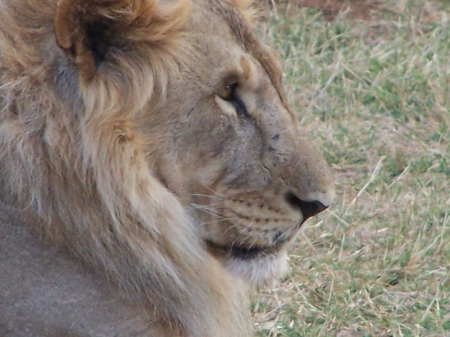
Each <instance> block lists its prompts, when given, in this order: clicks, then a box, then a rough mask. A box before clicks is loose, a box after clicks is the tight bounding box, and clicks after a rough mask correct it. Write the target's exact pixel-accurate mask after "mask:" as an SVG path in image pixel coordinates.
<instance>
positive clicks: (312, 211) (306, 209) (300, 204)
mask: <svg viewBox="0 0 450 337" xmlns="http://www.w3.org/2000/svg"><path fill="white" fill-rule="evenodd" d="M286 201H287V202H288V204H289V205H291V206H292V207H293V208H295V209H297V210H299V211H301V212H302V214H303V221H305V220H306V219H308V218H310V217H312V216H314V215H316V214H318V213H320V212H322V211H323V210H325V209H326V208H327V207H328V206H325V205H324V204H322V203H321V202H320V201H318V200H313V201H304V200H301V199H300V198H298V197H297V196H296V195H295V194H294V193H292V192H288V193H286Z"/></svg>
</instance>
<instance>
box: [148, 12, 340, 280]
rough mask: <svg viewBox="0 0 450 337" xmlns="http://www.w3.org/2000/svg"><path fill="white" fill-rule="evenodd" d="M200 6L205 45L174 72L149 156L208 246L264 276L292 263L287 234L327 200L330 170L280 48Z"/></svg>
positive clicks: (199, 35)
mask: <svg viewBox="0 0 450 337" xmlns="http://www.w3.org/2000/svg"><path fill="white" fill-rule="evenodd" d="M196 10H198V11H200V10H201V9H200V8H195V9H194V12H195V11H196ZM202 15H207V16H208V17H211V20H210V22H209V23H208V24H206V25H205V22H203V23H202V25H199V24H198V23H195V20H196V17H195V16H194V18H193V24H192V26H194V27H195V29H196V33H195V34H196V35H195V36H196V39H197V40H196V44H197V45H198V50H196V51H195V54H196V55H195V56H193V60H194V62H193V63H190V64H187V65H186V66H185V67H184V68H183V69H184V70H183V72H182V74H181V76H180V78H179V79H177V80H174V81H172V82H170V85H169V88H168V90H167V91H168V93H169V94H168V95H169V97H168V99H167V102H170V103H167V104H165V105H163V106H161V109H159V111H160V112H159V113H160V114H161V116H159V117H158V118H156V119H155V120H161V121H163V122H158V123H154V124H153V125H152V126H151V127H150V129H149V131H150V132H151V133H152V134H153V135H155V134H156V135H158V137H153V139H157V141H155V142H152V143H151V144H150V145H149V150H148V152H149V158H151V162H152V163H156V164H154V165H153V166H154V171H155V174H156V175H157V176H158V177H159V179H160V180H161V182H162V183H163V184H164V185H165V186H167V187H168V188H169V189H170V190H171V191H173V192H174V193H175V194H176V195H177V196H178V198H179V199H180V200H181V202H182V203H183V204H184V205H185V207H186V208H188V209H189V210H190V212H191V214H192V216H193V217H194V218H195V220H196V223H197V225H198V228H199V231H200V234H201V236H202V238H203V240H204V242H205V244H206V246H207V247H208V249H209V251H210V253H211V254H213V255H214V256H216V257H217V258H219V259H220V260H221V261H222V262H223V263H224V265H225V266H226V267H227V268H228V269H229V270H231V272H232V273H234V274H237V275H239V276H243V277H244V278H246V279H247V280H249V281H250V283H252V284H258V283H261V282H266V281H268V280H271V279H273V278H274V277H275V276H279V274H281V273H282V272H283V271H284V270H285V268H286V262H285V260H286V253H285V250H286V246H287V244H288V243H289V242H291V241H292V240H293V239H294V238H295V236H296V235H297V233H298V231H299V228H300V226H301V224H302V223H303V222H304V221H305V220H306V219H307V218H308V217H310V216H313V215H315V214H317V213H318V212H320V211H322V210H324V209H325V208H326V207H328V206H329V205H330V203H331V201H332V199H333V196H334V187H333V178H332V176H331V173H330V171H329V168H328V166H327V164H326V163H325V161H324V159H323V158H322V156H321V154H320V153H319V152H318V151H317V150H316V149H315V148H314V147H313V146H312V145H311V144H310V142H309V140H308V139H307V138H306V137H305V135H304V133H303V132H302V131H301V130H300V128H299V126H298V122H297V119H296V116H295V115H294V114H293V113H292V112H291V111H290V109H289V107H288V106H287V104H286V99H285V97H284V94H283V93H282V91H281V89H280V88H281V83H280V78H281V71H280V70H279V69H280V66H279V63H278V60H277V59H276V58H275V57H274V53H273V52H272V51H270V50H269V49H268V47H265V46H264V45H262V44H261V42H260V41H259V40H252V41H251V44H249V43H247V44H246V47H244V43H243V42H242V41H239V40H238V39H237V38H236V36H235V35H234V34H233V31H232V29H233V27H230V25H229V24H224V19H223V18H222V17H221V16H220V15H218V14H216V13H207V14H205V13H203V14H202ZM199 26H202V27H203V28H204V30H203V31H202V32H198V27H199ZM234 28H235V29H236V27H234ZM242 34H246V33H242ZM251 38H254V36H252V37H251ZM199 55H201V58H199V59H200V60H202V61H201V62H200V63H196V62H195V61H196V59H197V58H198V57H199ZM167 111H171V112H172V113H175V114H176V116H174V115H171V118H170V121H168V120H167V117H165V118H164V117H163V116H164V115H165V114H166V115H167V113H166V112H167ZM173 111H175V112H173ZM172 117H175V118H172ZM147 127H148V126H147ZM147 131H148V130H147ZM167 149H170V150H167ZM155 159H156V160H155Z"/></svg>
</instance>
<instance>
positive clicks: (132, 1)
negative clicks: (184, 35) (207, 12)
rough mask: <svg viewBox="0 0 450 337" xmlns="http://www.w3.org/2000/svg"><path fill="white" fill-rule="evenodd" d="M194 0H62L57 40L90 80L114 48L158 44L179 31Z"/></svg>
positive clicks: (56, 19) (58, 16) (82, 73)
mask: <svg viewBox="0 0 450 337" xmlns="http://www.w3.org/2000/svg"><path fill="white" fill-rule="evenodd" d="M189 4H190V1H188V0H178V1H175V0H174V1H169V2H167V1H164V2H163V1H160V0H60V1H59V2H58V8H57V11H56V17H55V22H54V27H55V36H56V41H57V43H58V45H59V46H60V48H61V49H63V50H64V51H65V52H66V54H67V55H68V56H69V58H70V59H71V60H72V61H73V62H74V63H75V65H76V66H77V68H78V71H79V73H80V76H81V77H82V78H83V79H85V80H89V79H91V78H92V77H94V75H95V74H96V72H97V69H98V67H99V66H100V65H101V64H102V63H103V62H105V61H107V60H108V57H109V53H110V50H111V49H113V48H119V49H120V48H121V47H124V46H130V45H133V44H137V43H151V44H152V45H155V46H157V45H158V43H163V41H164V40H166V39H170V37H171V36H172V35H173V34H175V33H177V32H179V30H180V29H181V28H182V26H183V25H184V23H185V22H186V21H187V18H188V16H189V13H190V6H189Z"/></svg>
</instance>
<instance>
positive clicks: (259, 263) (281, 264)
mask: <svg viewBox="0 0 450 337" xmlns="http://www.w3.org/2000/svg"><path fill="white" fill-rule="evenodd" d="M287 261H288V256H287V254H286V252H285V251H281V252H278V254H276V255H272V254H270V255H267V256H264V257H261V258H256V259H249V260H241V259H237V258H232V259H229V260H226V261H225V268H227V269H228V270H229V271H230V273H232V274H233V275H235V276H237V277H240V278H243V279H244V280H245V281H247V282H248V283H249V284H250V285H251V286H252V287H259V286H266V287H273V286H275V284H276V282H277V281H278V280H279V279H280V278H281V277H283V276H284V275H285V274H286V272H287V270H288V267H287V266H288V263H287Z"/></svg>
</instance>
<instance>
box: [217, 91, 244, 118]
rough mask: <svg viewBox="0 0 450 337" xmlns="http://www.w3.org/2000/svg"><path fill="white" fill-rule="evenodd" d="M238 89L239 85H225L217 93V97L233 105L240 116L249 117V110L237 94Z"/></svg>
mask: <svg viewBox="0 0 450 337" xmlns="http://www.w3.org/2000/svg"><path fill="white" fill-rule="evenodd" d="M237 88H238V84H237V83H233V84H227V85H224V86H223V87H221V88H220V89H219V90H218V91H217V95H218V96H219V97H220V98H222V99H224V100H225V101H228V102H230V103H231V104H233V107H234V108H235V109H236V113H237V114H238V115H241V116H247V117H248V112H247V109H246V108H245V104H244V102H243V101H242V99H241V98H240V97H239V95H238V93H237Z"/></svg>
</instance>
